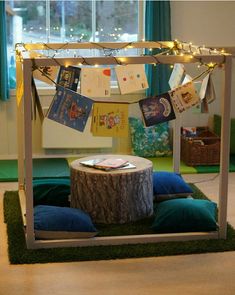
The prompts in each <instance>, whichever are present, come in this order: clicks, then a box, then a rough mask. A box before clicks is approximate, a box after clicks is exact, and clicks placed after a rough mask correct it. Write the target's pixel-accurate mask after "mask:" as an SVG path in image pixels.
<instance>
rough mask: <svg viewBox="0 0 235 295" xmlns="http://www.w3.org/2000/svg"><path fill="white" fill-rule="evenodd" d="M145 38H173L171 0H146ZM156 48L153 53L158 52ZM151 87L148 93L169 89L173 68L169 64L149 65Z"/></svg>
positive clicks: (148, 75)
mask: <svg viewBox="0 0 235 295" xmlns="http://www.w3.org/2000/svg"><path fill="white" fill-rule="evenodd" d="M145 11H146V12H145V40H146V41H170V40H171V9H170V1H150V0H146V10H145ZM158 52H159V51H157V50H154V51H152V53H151V54H157V53H158ZM146 70H147V71H146V73H147V77H148V82H149V89H148V91H147V95H157V94H161V93H164V92H167V91H168V90H169V85H168V80H169V77H170V73H171V69H170V66H169V65H162V64H159V65H157V66H154V65H148V66H147V69H146Z"/></svg>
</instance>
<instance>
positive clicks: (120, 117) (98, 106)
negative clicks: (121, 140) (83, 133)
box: [91, 103, 128, 137]
mask: <svg viewBox="0 0 235 295" xmlns="http://www.w3.org/2000/svg"><path fill="white" fill-rule="evenodd" d="M91 132H92V134H93V135H94V136H109V137H128V104H121V103H94V106H93V112H92V124H91Z"/></svg>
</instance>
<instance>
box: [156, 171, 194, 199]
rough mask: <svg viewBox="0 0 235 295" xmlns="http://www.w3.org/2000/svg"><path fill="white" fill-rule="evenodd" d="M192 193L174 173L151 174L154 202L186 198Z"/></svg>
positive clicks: (178, 175)
mask: <svg viewBox="0 0 235 295" xmlns="http://www.w3.org/2000/svg"><path fill="white" fill-rule="evenodd" d="M191 193H193V190H192V189H191V187H190V186H189V185H188V184H187V183H186V182H185V181H184V179H183V178H182V177H181V175H180V174H178V173H174V172H166V171H159V172H153V194H154V198H155V200H156V201H162V200H166V199H172V198H176V197H179V196H181V197H183V196H184V197H186V196H188V195H190V194H191Z"/></svg>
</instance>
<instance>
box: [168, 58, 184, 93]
mask: <svg viewBox="0 0 235 295" xmlns="http://www.w3.org/2000/svg"><path fill="white" fill-rule="evenodd" d="M184 73H185V68H184V65H182V64H177V63H176V64H174V68H173V70H172V72H171V76H170V79H169V82H168V83H169V85H170V88H171V89H174V88H176V87H177V86H179V85H180V84H181V82H182V80H183V76H184Z"/></svg>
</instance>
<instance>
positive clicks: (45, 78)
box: [29, 50, 58, 85]
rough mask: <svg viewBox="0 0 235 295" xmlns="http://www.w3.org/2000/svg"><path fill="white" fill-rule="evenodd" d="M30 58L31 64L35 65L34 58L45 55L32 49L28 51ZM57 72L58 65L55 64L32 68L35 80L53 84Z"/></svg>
mask: <svg viewBox="0 0 235 295" xmlns="http://www.w3.org/2000/svg"><path fill="white" fill-rule="evenodd" d="M29 56H30V58H31V59H32V62H33V65H36V62H35V60H34V59H35V58H40V57H46V56H45V55H43V54H40V53H38V52H36V51H34V50H31V51H30V54H29ZM57 74H58V67H55V66H45V67H38V68H34V70H33V77H34V78H35V79H37V80H40V81H42V82H45V83H47V84H51V85H55V81H56V77H57Z"/></svg>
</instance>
